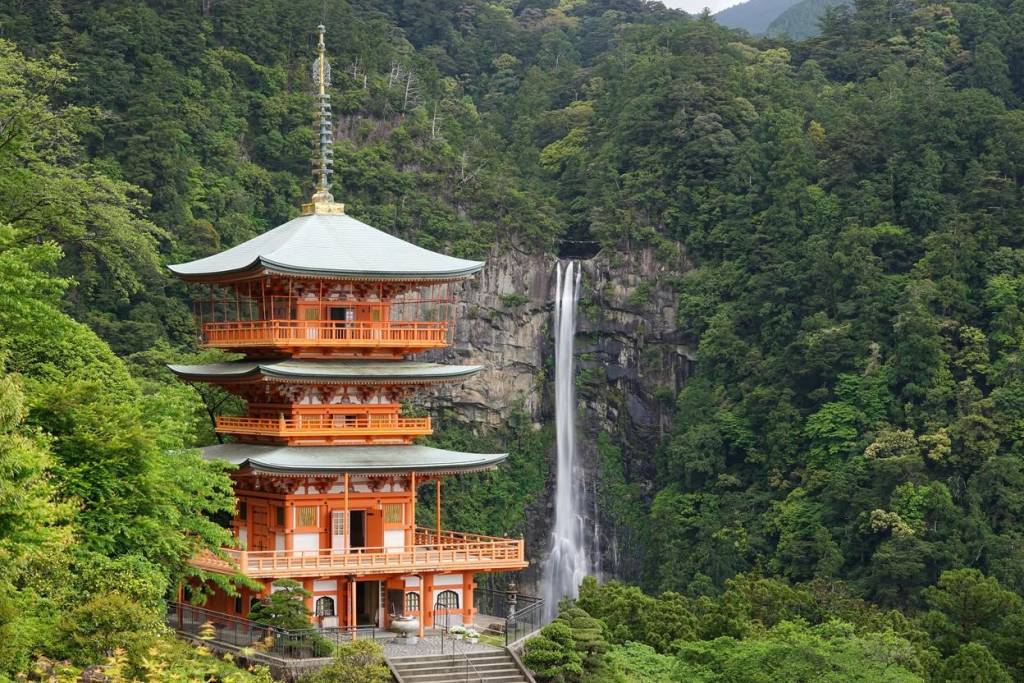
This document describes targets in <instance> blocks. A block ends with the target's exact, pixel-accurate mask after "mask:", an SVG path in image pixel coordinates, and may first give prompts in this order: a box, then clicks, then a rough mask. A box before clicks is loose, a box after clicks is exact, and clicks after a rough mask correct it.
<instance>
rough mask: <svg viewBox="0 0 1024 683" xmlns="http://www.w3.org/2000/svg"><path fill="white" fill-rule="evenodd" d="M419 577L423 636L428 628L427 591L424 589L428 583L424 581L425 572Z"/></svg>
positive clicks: (421, 630) (420, 615) (421, 632)
mask: <svg viewBox="0 0 1024 683" xmlns="http://www.w3.org/2000/svg"><path fill="white" fill-rule="evenodd" d="M419 579H420V585H419V591H420V613H419V615H418V616H419V619H420V638H422V637H423V632H424V631H425V630H426V628H427V592H426V591H425V590H424V588H425V587H426V585H425V584H424V582H423V574H420V576H419Z"/></svg>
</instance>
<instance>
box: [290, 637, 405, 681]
mask: <svg viewBox="0 0 1024 683" xmlns="http://www.w3.org/2000/svg"><path fill="white" fill-rule="evenodd" d="M391 680H392V678H391V670H390V669H388V666H387V664H385V663H384V648H383V647H381V646H380V644H379V643H377V642H375V641H372V640H357V641H356V642H354V643H342V644H341V645H339V646H338V648H337V652H336V653H335V655H334V660H333V661H332V662H331V663H330V664H329V665H328V666H326V667H324V668H323V669H320V670H319V671H317V672H316V673H312V674H308V675H306V676H303V677H302V678H301V679H300V683H390V681H391Z"/></svg>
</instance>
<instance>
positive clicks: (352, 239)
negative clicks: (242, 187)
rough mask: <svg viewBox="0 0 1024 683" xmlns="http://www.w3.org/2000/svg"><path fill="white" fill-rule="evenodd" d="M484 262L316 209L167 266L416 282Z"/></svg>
mask: <svg viewBox="0 0 1024 683" xmlns="http://www.w3.org/2000/svg"><path fill="white" fill-rule="evenodd" d="M483 267H484V262H483V261H472V260H468V259H461V258H456V257H454V256H448V255H446V254H441V253H438V252H435V251H430V250H429V249H424V248H423V247H420V246H417V245H415V244H412V243H411V242H406V241H405V240H403V239H400V238H398V237H395V236H394V235H390V234H388V233H386V232H384V231H383V230H378V229H377V228H374V227H372V226H370V225H367V224H366V223H363V222H362V221H359V220H356V219H355V218H352V217H351V216H349V215H347V214H344V213H312V214H308V215H304V216H299V217H297V218H294V219H292V220H290V221H288V222H287V223H285V224H284V225H280V226H278V227H276V228H274V229H272V230H268V231H267V232H265V233H263V234H262V235H259V236H257V237H254V238H253V239H251V240H248V241H246V242H243V243H242V244H239V245H237V246H234V247H231V248H230V249H227V250H225V251H222V252H220V253H218V254H213V255H212V256H207V257H205V258H201V259H197V260H195V261H189V262H187V263H178V264H175V265H171V266H168V268H169V269H170V270H171V272H173V273H174V274H175V275H178V276H179V277H181V278H182V279H184V280H188V281H192V282H213V281H221V280H224V279H229V278H230V277H232V276H235V277H238V278H245V277H252V276H256V275H260V274H262V273H264V272H271V273H279V274H282V275H295V276H306V277H317V276H322V277H344V278H352V279H358V278H374V279H395V280H414V281H431V280H433V281H445V280H459V279H463V278H466V277H469V276H470V275H473V274H474V273H476V272H478V271H479V270H481V269H482V268H483Z"/></svg>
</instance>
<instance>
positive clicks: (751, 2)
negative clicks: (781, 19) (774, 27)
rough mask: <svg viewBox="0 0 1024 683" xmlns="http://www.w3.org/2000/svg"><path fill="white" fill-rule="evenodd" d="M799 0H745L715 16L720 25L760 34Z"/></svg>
mask: <svg viewBox="0 0 1024 683" xmlns="http://www.w3.org/2000/svg"><path fill="white" fill-rule="evenodd" d="M797 2H799V0H747V2H743V3H740V4H739V5H733V6H732V7H729V8H726V9H724V10H722V11H721V12H719V13H718V14H716V15H714V16H715V21H717V22H718V23H719V24H721V25H722V26H728V27H730V28H742V29H744V30H746V31H747V32H748V33H752V34H762V33H764V32H765V31H766V30H768V26H769V24H771V23H772V22H773V21H775V19H776V18H777V17H778V16H779V15H781V14H782V13H783V12H785V11H786V10H788V9H789V8H790V7H792V6H793V5H795V4H797Z"/></svg>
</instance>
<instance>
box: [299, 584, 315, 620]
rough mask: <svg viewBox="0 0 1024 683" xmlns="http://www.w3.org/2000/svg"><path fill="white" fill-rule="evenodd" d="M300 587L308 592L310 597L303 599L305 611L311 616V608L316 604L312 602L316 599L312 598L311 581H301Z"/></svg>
mask: <svg viewBox="0 0 1024 683" xmlns="http://www.w3.org/2000/svg"><path fill="white" fill-rule="evenodd" d="M302 587H303V588H305V589H306V590H307V591H309V594H310V595H309V597H308V598H304V601H305V603H306V609H307V610H309V613H310V614H312V613H313V608H314V607H315V605H316V603H315V602H314V600H316V598H315V597H314V596H313V579H303V580H302ZM314 618H315V617H314Z"/></svg>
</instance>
